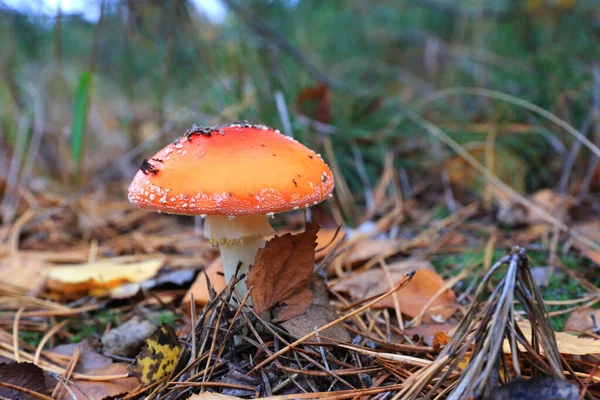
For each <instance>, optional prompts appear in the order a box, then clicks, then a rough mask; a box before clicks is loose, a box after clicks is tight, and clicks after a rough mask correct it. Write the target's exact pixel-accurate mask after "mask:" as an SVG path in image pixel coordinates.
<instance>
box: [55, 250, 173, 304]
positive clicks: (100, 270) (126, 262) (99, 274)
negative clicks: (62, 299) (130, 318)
mask: <svg viewBox="0 0 600 400" xmlns="http://www.w3.org/2000/svg"><path fill="white" fill-rule="evenodd" d="M162 264H163V261H162V260H159V259H156V258H152V259H146V260H142V261H140V260H138V259H135V258H132V257H117V258H111V259H107V260H101V261H97V262H94V263H90V264H78V265H69V266H62V267H55V268H51V269H49V270H48V271H47V273H46V276H47V277H48V281H47V285H48V289H50V290H51V291H54V292H58V293H60V294H61V295H64V296H66V297H69V298H74V297H80V296H83V295H90V296H102V295H105V294H107V293H108V292H109V291H110V290H111V289H114V288H116V287H118V286H120V285H122V284H125V283H130V282H142V281H144V280H146V279H150V278H152V277H153V276H154V275H155V274H156V273H157V272H158V270H159V269H160V267H161V266H162Z"/></svg>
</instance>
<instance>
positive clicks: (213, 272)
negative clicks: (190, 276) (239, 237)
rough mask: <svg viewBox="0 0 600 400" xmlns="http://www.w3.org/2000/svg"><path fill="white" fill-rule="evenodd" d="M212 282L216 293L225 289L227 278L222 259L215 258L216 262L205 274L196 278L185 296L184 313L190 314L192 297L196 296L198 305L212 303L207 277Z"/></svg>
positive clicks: (202, 273)
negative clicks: (224, 273) (224, 274)
mask: <svg viewBox="0 0 600 400" xmlns="http://www.w3.org/2000/svg"><path fill="white" fill-rule="evenodd" d="M207 276H208V279H209V281H210V284H211V285H212V286H213V288H214V289H215V292H217V293H219V292H220V291H222V290H223V289H225V286H226V283H225V277H224V276H223V261H222V260H221V257H217V258H215V260H214V261H213V262H212V263H211V264H210V265H208V266H207V267H206V268H204V271H203V272H200V273H199V274H198V275H197V276H196V280H195V281H194V283H193V284H192V287H191V288H190V290H188V292H187V293H186V294H185V297H184V298H183V302H182V304H181V307H182V308H183V310H184V311H186V312H189V310H190V302H191V299H192V295H194V302H195V303H196V305H199V306H203V305H205V304H206V303H208V302H209V301H210V294H209V292H208V285H207V282H206V277H207Z"/></svg>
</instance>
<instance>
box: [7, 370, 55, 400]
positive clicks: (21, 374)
mask: <svg viewBox="0 0 600 400" xmlns="http://www.w3.org/2000/svg"><path fill="white" fill-rule="evenodd" d="M0 380H1V381H2V382H4V383H9V384H11V385H15V386H18V387H20V388H24V389H28V390H31V391H33V392H37V393H41V394H46V391H47V388H46V383H45V378H44V371H43V370H42V369H41V368H40V367H38V366H37V365H34V364H32V363H28V362H22V363H17V362H10V363H6V364H4V363H3V364H0ZM0 396H2V397H3V398H8V399H23V400H30V399H32V400H33V399H35V397H34V396H31V395H28V394H26V393H24V392H22V391H19V390H16V389H10V388H7V387H4V386H0Z"/></svg>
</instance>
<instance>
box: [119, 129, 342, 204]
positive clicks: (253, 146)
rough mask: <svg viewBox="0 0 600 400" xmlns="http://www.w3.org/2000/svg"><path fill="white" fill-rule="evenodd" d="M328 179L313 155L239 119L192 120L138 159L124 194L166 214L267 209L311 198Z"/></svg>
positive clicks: (321, 193) (321, 194)
mask: <svg viewBox="0 0 600 400" xmlns="http://www.w3.org/2000/svg"><path fill="white" fill-rule="evenodd" d="M333 186H334V182H333V175H332V173H331V170H330V169H329V167H328V166H327V164H325V162H324V161H323V160H322V159H321V156H320V155H318V154H316V153H315V152H314V151H312V150H310V149H308V148H306V147H305V146H304V145H302V144H300V143H299V142H297V141H296V140H294V139H292V138H290V137H288V136H285V135H282V134H281V133H280V132H279V131H277V130H274V129H271V128H269V127H267V126H264V125H253V124H250V123H248V122H245V121H243V122H238V123H234V124H231V125H220V126H214V127H210V128H200V127H198V126H196V125H194V126H193V127H192V128H190V129H188V130H187V131H186V132H185V134H184V135H183V136H181V137H180V138H179V139H177V140H176V141H175V142H173V143H171V144H169V145H168V146H166V147H165V148H163V149H162V150H160V151H159V152H158V153H156V154H155V155H154V156H153V157H152V158H150V159H149V160H148V159H146V160H144V162H143V163H142V166H141V168H140V171H138V173H137V174H136V176H135V178H134V179H133V182H132V183H131V185H130V186H129V196H128V197H129V201H130V202H131V203H132V204H134V205H136V206H138V207H141V208H145V209H148V210H154V211H162V212H166V213H171V214H183V215H203V214H204V215H252V214H271V213H279V212H284V211H290V210H293V209H298V208H300V207H308V206H312V205H314V204H317V203H319V202H321V201H323V200H325V199H326V198H327V197H328V196H329V195H330V194H331V192H332V191H333Z"/></svg>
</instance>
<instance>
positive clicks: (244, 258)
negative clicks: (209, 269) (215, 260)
mask: <svg viewBox="0 0 600 400" xmlns="http://www.w3.org/2000/svg"><path fill="white" fill-rule="evenodd" d="M265 243H266V240H265V239H264V238H263V237H261V236H254V237H251V238H248V239H245V240H244V241H243V242H234V243H222V244H220V245H219V249H220V250H221V260H223V272H224V273H225V281H226V282H227V283H229V281H231V278H232V277H233V276H234V275H235V272H236V269H237V266H238V264H239V263H240V262H241V263H242V264H241V265H240V270H239V272H238V276H242V275H246V276H248V268H249V267H250V265H252V264H254V261H255V259H256V252H257V251H258V249H261V248H263V247H265ZM236 290H237V291H238V293H239V294H240V295H241V296H242V297H244V296H245V295H246V293H248V287H247V286H246V280H245V279H244V280H243V281H241V282H240V283H239V284H238V285H236ZM249 304H252V303H251V302H250V301H249Z"/></svg>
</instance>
